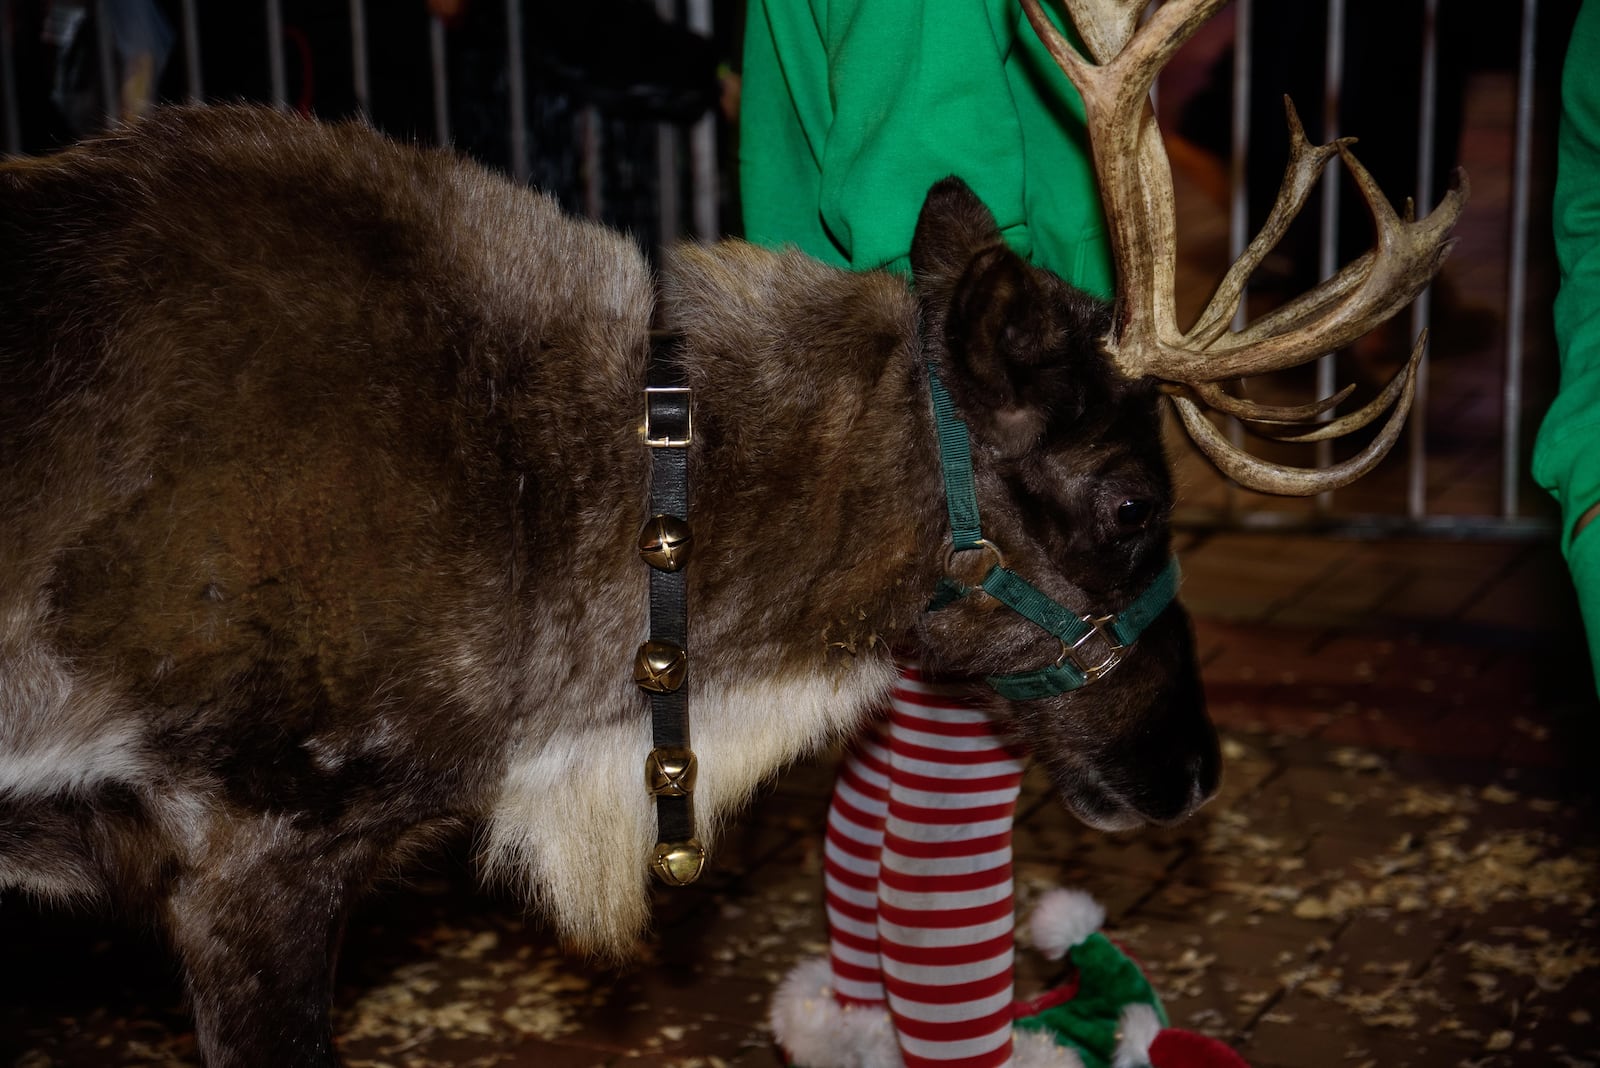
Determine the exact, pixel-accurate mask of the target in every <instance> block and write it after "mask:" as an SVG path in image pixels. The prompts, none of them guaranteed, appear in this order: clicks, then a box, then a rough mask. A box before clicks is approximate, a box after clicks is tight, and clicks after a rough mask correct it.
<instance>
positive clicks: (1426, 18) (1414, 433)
mask: <svg viewBox="0 0 1600 1068" xmlns="http://www.w3.org/2000/svg"><path fill="white" fill-rule="evenodd" d="M1421 68H1422V69H1421V71H1420V72H1419V75H1418V78H1419V81H1418V86H1417V90H1418V92H1417V96H1418V102H1417V190H1416V207H1417V218H1419V219H1420V218H1422V217H1423V216H1424V215H1426V214H1428V212H1430V211H1432V210H1433V177H1434V176H1433V156H1434V151H1435V147H1436V145H1437V143H1438V132H1437V130H1435V127H1436V126H1437V125H1438V123H1439V0H1425V2H1424V4H1423V5H1422V56H1421ZM1432 312H1433V287H1432V286H1431V285H1430V286H1429V287H1428V288H1426V289H1424V290H1423V291H1422V292H1421V293H1420V294H1418V296H1417V299H1416V302H1415V303H1414V304H1412V305H1411V339H1412V340H1413V341H1415V340H1416V338H1417V336H1418V335H1419V334H1421V333H1422V332H1423V331H1424V330H1426V329H1427V328H1428V323H1429V318H1430V316H1431V314H1432ZM1430 347H1431V346H1430ZM1428 385H1429V367H1428V350H1427V349H1424V350H1423V353H1422V360H1421V361H1420V362H1419V363H1418V364H1417V385H1416V396H1415V400H1414V402H1413V403H1412V405H1411V420H1410V426H1409V427H1408V428H1407V431H1406V433H1407V434H1408V435H1410V440H1409V441H1408V442H1407V449H1408V453H1409V454H1408V455H1407V457H1406V514H1407V515H1409V516H1410V517H1411V518H1412V519H1421V518H1422V517H1423V516H1424V515H1426V514H1427V511H1428Z"/></svg>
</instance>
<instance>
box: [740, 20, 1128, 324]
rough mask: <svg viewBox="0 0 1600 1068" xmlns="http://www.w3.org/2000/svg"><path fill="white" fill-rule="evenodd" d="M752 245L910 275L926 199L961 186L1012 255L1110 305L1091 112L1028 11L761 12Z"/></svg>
mask: <svg viewBox="0 0 1600 1068" xmlns="http://www.w3.org/2000/svg"><path fill="white" fill-rule="evenodd" d="M745 32H746V39H745V58H744V87H743V97H742V100H741V104H740V150H739V169H740V183H741V189H742V196H743V202H744V225H745V237H746V238H748V239H749V240H750V241H753V242H755V243H756V244H760V245H767V246H774V247H776V246H785V245H789V246H794V247H797V248H799V249H801V250H802V251H804V252H807V253H809V254H810V255H812V256H815V257H817V258H818V259H820V260H823V261H824V262H826V263H831V264H833V265H835V266H839V267H848V268H851V269H855V270H870V269H873V268H880V267H881V268H887V269H889V270H891V271H897V272H900V273H908V272H909V267H908V264H907V260H908V255H909V253H910V248H911V233H912V229H913V227H914V226H915V224H916V219H917V212H918V211H919V210H920V209H921V207H922V200H923V197H924V196H925V195H926V193H927V191H928V188H929V187H930V186H932V185H933V183H934V182H936V181H938V180H939V179H940V178H944V177H946V176H947V175H952V174H954V175H958V176H960V177H961V178H962V179H964V180H965V181H966V183H967V184H968V185H970V186H971V187H972V189H973V191H974V192H976V193H977V194H978V197H979V198H980V199H981V200H983V202H984V203H985V204H987V205H988V206H989V209H990V210H991V211H993V212H994V214H995V218H996V221H997V222H998V223H999V225H1000V228H1001V232H1002V234H1003V235H1004V237H1005V239H1006V241H1007V243H1008V244H1010V246H1011V247H1012V248H1014V249H1015V250H1016V251H1017V252H1018V253H1020V254H1021V255H1023V256H1025V257H1027V258H1028V259H1030V260H1032V261H1033V262H1034V263H1035V264H1038V265H1039V266H1042V267H1046V268H1049V269H1050V270H1052V271H1054V272H1055V273H1056V274H1058V275H1060V276H1061V277H1062V278H1064V279H1066V280H1067V281H1068V282H1071V283H1073V284H1074V285H1076V286H1078V287H1079V288H1080V289H1084V290H1087V291H1088V292H1090V293H1093V294H1095V295H1097V296H1100V297H1109V296H1110V295H1111V287H1112V274H1111V261H1110V256H1109V252H1108V250H1107V245H1106V238H1105V224H1104V221H1103V220H1102V218H1101V212H1100V200H1099V197H1098V195H1097V193H1096V190H1095V183H1094V171H1093V167H1092V165H1091V163H1090V160H1089V152H1088V134H1087V132H1086V131H1085V128H1084V122H1083V103H1082V101H1081V100H1079V99H1078V96H1077V93H1076V91H1075V90H1074V89H1073V88H1072V86H1071V84H1070V83H1069V82H1068V81H1067V79H1066V76H1065V75H1063V74H1062V73H1061V71H1060V69H1059V68H1057V67H1056V65H1055V62H1054V61H1053V60H1052V59H1051V58H1050V55H1049V53H1048V52H1047V51H1046V50H1045V47H1044V45H1043V44H1042V43H1040V41H1039V39H1038V36H1037V35H1036V34H1034V32H1033V29H1032V27H1030V26H1028V25H1027V19H1026V17H1025V16H1024V15H1023V13H1022V9H1021V7H1020V6H1019V5H1018V3H1017V0H962V2H948V0H946V2H944V3H934V2H931V0H771V2H767V0H752V2H751V5H750V12H749V20H748V23H747V26H746V31H745Z"/></svg>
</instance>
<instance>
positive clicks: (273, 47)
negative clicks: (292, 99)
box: [267, 0, 289, 111]
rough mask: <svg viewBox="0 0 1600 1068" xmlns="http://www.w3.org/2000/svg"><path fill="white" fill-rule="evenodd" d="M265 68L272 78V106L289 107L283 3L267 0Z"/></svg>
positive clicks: (284, 108) (278, 107)
mask: <svg viewBox="0 0 1600 1068" xmlns="http://www.w3.org/2000/svg"><path fill="white" fill-rule="evenodd" d="M267 70H268V73H269V74H270V76H271V78H272V106H273V107H275V108H277V109H278V110H279V111H284V110H287V108H288V107H289V75H288V73H287V71H286V70H285V68H284V62H283V4H282V3H281V2H280V0H267Z"/></svg>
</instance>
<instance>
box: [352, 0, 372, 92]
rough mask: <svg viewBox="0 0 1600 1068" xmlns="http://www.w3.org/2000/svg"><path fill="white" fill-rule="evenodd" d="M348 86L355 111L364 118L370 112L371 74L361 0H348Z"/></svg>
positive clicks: (364, 11) (365, 22) (364, 13)
mask: <svg viewBox="0 0 1600 1068" xmlns="http://www.w3.org/2000/svg"><path fill="white" fill-rule="evenodd" d="M350 88H351V89H352V90H353V91H354V92H355V95H356V111H357V113H358V114H360V116H361V117H362V118H363V119H365V118H368V117H370V116H371V114H372V76H371V74H370V72H369V71H368V68H367V8H366V4H365V3H363V0H350Z"/></svg>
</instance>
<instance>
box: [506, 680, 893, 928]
mask: <svg viewBox="0 0 1600 1068" xmlns="http://www.w3.org/2000/svg"><path fill="white" fill-rule="evenodd" d="M893 683H894V666H893V665H892V664H891V663H890V662H889V661H888V660H887V659H886V658H885V659H878V658H867V657H863V658H862V659H861V660H858V661H855V662H854V663H852V664H850V665H848V666H847V667H846V668H845V669H843V670H819V671H817V672H814V673H809V674H798V675H788V676H784V677H775V678H769V679H761V680H756V681H752V682H745V683H740V684H735V685H732V686H722V685H718V684H716V683H715V682H713V683H711V684H709V685H706V686H704V687H702V688H700V689H697V690H695V691H693V692H692V693H691V696H690V724H691V726H690V732H691V733H690V737H691V742H692V747H693V749H694V751H695V755H696V758H697V760H698V763H699V781H698V783H697V785H696V787H695V793H694V806H695V825H696V830H697V833H698V834H699V836H700V839H701V841H702V842H703V843H705V845H706V847H707V849H708V850H710V851H711V856H710V860H709V863H711V864H715V863H716V853H715V849H714V846H713V843H714V842H715V840H716V838H717V834H718V831H719V830H720V828H721V826H722V823H723V822H724V821H725V820H726V819H727V818H728V817H729V816H730V815H731V814H732V813H733V812H734V811H735V810H736V809H737V807H738V806H739V805H741V804H743V803H744V802H745V801H746V800H747V799H748V798H749V796H750V794H751V792H752V791H754V790H755V788H756V787H757V786H758V785H760V783H761V782H762V781H763V780H764V779H767V778H769V777H770V776H772V775H773V774H774V773H776V772H777V771H778V770H779V769H780V768H782V767H783V766H785V765H786V764H789V763H791V762H792V761H794V760H796V759H798V758H800V757H802V756H805V755H806V754H807V753H809V752H811V751H813V750H815V749H816V748H817V747H819V746H821V745H824V744H826V743H827V742H829V741H830V740H832V739H834V738H836V737H838V736H839V735H840V734H842V733H845V732H848V731H850V730H853V729H854V728H855V726H856V724H857V723H858V722H859V720H860V718H861V716H862V715H863V714H864V713H865V712H866V711H867V710H868V709H869V708H871V707H872V706H873V705H875V704H878V703H881V702H883V701H884V700H886V699H887V696H888V693H889V690H890V687H891V686H892V685H893ZM565 722H569V723H570V722H581V717H579V716H572V717H568V718H566V719H565ZM650 745H651V741H650V723H649V721H648V719H647V718H644V717H640V718H639V719H638V720H637V721H633V722H629V723H627V724H621V725H618V724H602V725H597V726H595V727H592V728H589V729H578V730H566V731H563V732H560V733H559V734H557V735H556V736H555V737H553V738H551V739H550V740H549V741H548V742H547V743H546V744H545V745H543V746H542V747H540V748H538V749H536V750H533V751H531V752H528V753H526V754H519V755H517V756H515V757H513V758H512V761H511V765H510V767H509V768H508V769H507V771H506V775H505V779H504V781H503V784H502V787H501V793H500V797H499V799H498V800H497V801H496V803H495V805H494V807H493V811H492V813H491V816H490V822H489V830H488V837H487V860H488V867H489V871H490V873H491V875H494V876H496V877H499V878H502V879H506V880H508V881H510V882H512V883H513V884H514V885H519V886H521V887H523V888H524V890H525V892H526V893H528V895H529V896H530V898H531V899H532V900H533V901H534V902H535V903H536V904H537V905H539V906H540V907H542V908H544V909H546V910H547V911H548V912H549V913H550V915H551V918H552V919H553V920H554V921H555V922H556V924H557V925H558V926H559V927H560V928H561V930H562V932H563V933H564V934H566V935H567V936H568V937H570V938H572V939H573V940H574V941H576V942H577V943H578V944H580V945H583V946H587V947H591V948H593V949H596V950H599V951H602V952H610V953H615V952H620V951H623V950H625V949H626V948H627V947H628V946H629V945H630V944H631V942H632V940H633V939H634V938H636V937H637V936H638V934H639V932H640V931H641V929H642V928H643V927H644V926H645V923H646V921H647V920H648V916H649V897H648V884H647V870H648V866H649V861H650V854H651V851H652V849H653V847H654V844H655V839H656V825H655V820H656V817H655V804H654V802H653V801H652V799H651V798H650V797H649V795H648V794H647V793H646V792H645V788H644V760H645V755H646V754H647V753H648V752H649V751H650Z"/></svg>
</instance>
